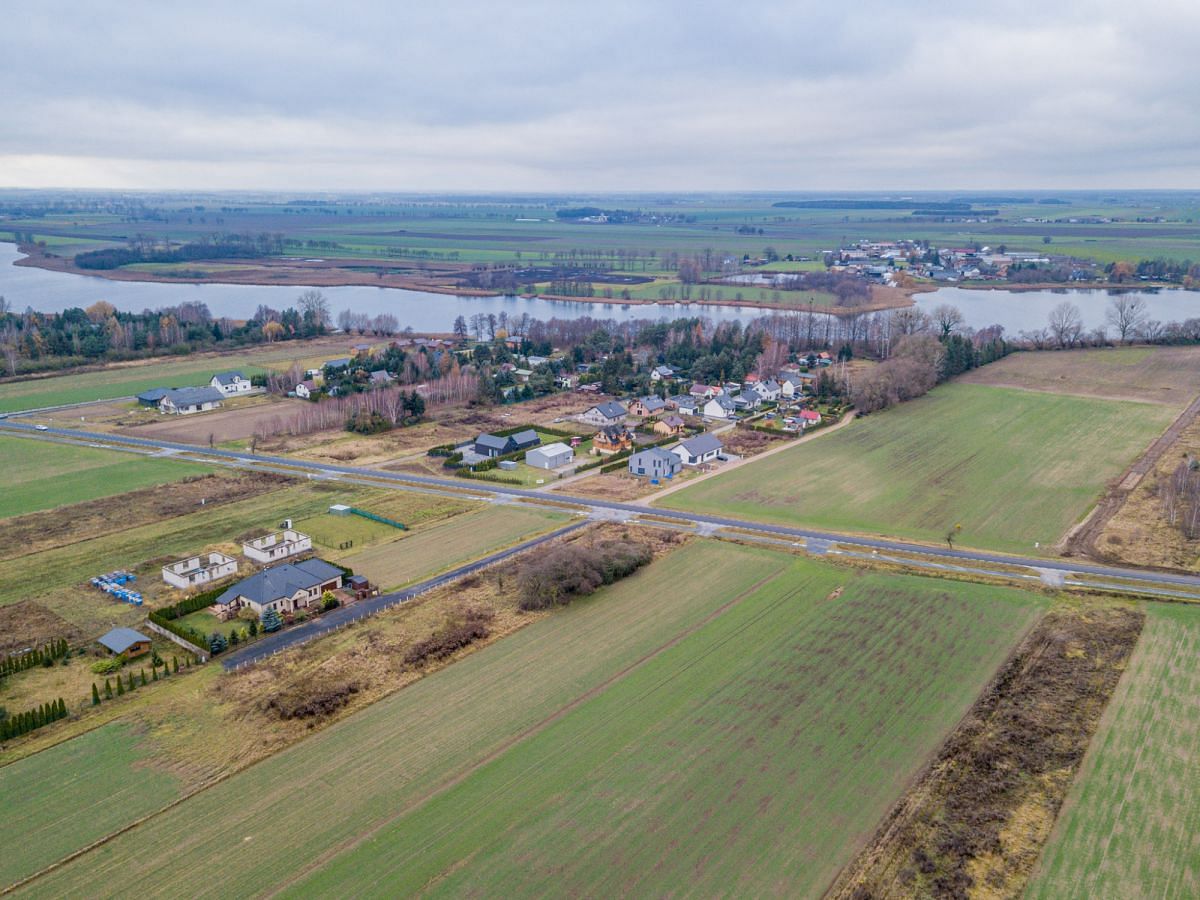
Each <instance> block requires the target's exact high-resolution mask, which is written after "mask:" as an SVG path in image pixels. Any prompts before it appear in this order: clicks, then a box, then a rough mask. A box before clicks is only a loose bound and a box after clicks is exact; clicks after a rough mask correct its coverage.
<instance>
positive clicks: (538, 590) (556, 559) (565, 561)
mask: <svg viewBox="0 0 1200 900" xmlns="http://www.w3.org/2000/svg"><path fill="white" fill-rule="evenodd" d="M652 556H653V554H652V553H651V552H650V548H649V547H647V546H646V545H644V544H639V543H637V542H636V541H604V542H603V543H600V544H596V545H594V546H581V545H579V544H566V545H564V546H561V547H557V548H555V549H554V550H551V551H550V552H549V553H545V554H543V555H542V556H540V557H538V558H536V559H531V560H529V561H528V562H527V563H525V565H524V566H523V567H522V568H521V570H520V572H519V573H518V575H517V590H518V594H519V605H520V607H521V609H523V610H526V611H529V610H537V609H550V608H551V607H554V606H565V605H567V604H568V603H570V602H571V600H573V599H574V598H575V597H585V596H587V595H588V594H590V593H592V592H593V591H595V590H596V588H598V587H600V586H601V585H602V584H612V583H613V582H614V581H618V580H620V579H621V578H624V577H626V576H627V575H631V574H632V573H634V572H636V571H637V570H638V569H639V568H641V567H642V566H644V565H645V564H646V563H648V562H650V560H651V558H652Z"/></svg>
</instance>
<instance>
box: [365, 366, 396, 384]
mask: <svg viewBox="0 0 1200 900" xmlns="http://www.w3.org/2000/svg"><path fill="white" fill-rule="evenodd" d="M367 381H368V383H369V384H370V386H371V387H387V386H388V385H389V384H391V383H392V375H391V373H390V372H388V371H387V370H386V369H376V370H375V371H374V372H371V373H370V374H369V375H368V376H367Z"/></svg>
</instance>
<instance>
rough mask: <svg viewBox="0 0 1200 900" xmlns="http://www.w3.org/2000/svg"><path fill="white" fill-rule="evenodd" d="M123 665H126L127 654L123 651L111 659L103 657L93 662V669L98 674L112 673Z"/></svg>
mask: <svg viewBox="0 0 1200 900" xmlns="http://www.w3.org/2000/svg"><path fill="white" fill-rule="evenodd" d="M123 665H125V654H124V653H121V654H118V655H117V656H114V657H112V658H111V659H102V660H99V661H97V662H94V663H92V671H93V672H95V673H96V674H97V675H111V674H113V673H114V672H119V671H120V670H121V666H123Z"/></svg>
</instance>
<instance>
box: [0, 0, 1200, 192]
mask: <svg viewBox="0 0 1200 900" xmlns="http://www.w3.org/2000/svg"><path fill="white" fill-rule="evenodd" d="M3 21H4V24H3V26H0V79H2V84H3V90H0V187H78V188H116V189H154V190H159V189H185V190H190V189H203V190H232V189H244V190H295V191H306V190H309V191H313V190H328V191H385V190H395V191H435V190H445V191H454V190H487V191H607V190H612V191H618V190H619V191H629V190H660V191H661V190H681V191H689V190H706V191H719V190H774V191H782V190H813V191H817V190H822V191H824V190H834V191H837V190H868V191H869V190H896V189H903V190H922V189H930V190H937V189H945V190H958V189H963V188H969V187H980V188H988V189H997V188H1025V189H1063V190H1065V189H1087V188H1113V189H1115V188H1168V189H1172V188H1179V189H1183V188H1187V189H1195V188H1200V52H1197V49H1196V48H1197V47H1200V3H1196V2H1195V0H1186V2H1184V0H1142V2H1139V3H1129V2H1128V0H1121V2H1117V0H1113V2H1109V0H1088V2H1072V0H1051V2H1046V0H1043V2H1040V3H1032V2H1024V0H1023V2H1008V0H988V2H987V3H982V2H975V0H959V2H954V3H950V2H942V0H938V2H930V0H891V2H874V0H859V2H855V3H834V2H821V3H814V2H808V0H791V2H781V3H774V2H758V0H742V2H738V3H714V2H708V0H682V2H652V0H642V2H624V0H605V2H603V3H597V2H586V3H585V2H575V0H558V2H545V3H541V2H522V0H512V2H508V3H497V2H482V0H438V2H436V3H432V2H424V3H415V2H412V0H409V2H395V0H391V2H355V0H340V2H328V0H326V2H322V3H311V2H306V0H289V2H286V3H278V2H273V0H272V2H259V0H241V2H237V3H228V2H224V0H208V2H204V3H195V4H188V5H186V6H185V5H184V4H173V3H163V2H161V0H155V2H153V3H144V2H139V0H125V2H121V3H105V4H101V3H95V2H75V3H59V2H53V0H47V2H39V3H36V4H28V5H25V6H20V7H12V8H11V9H9V10H8V11H7V12H6V13H4V16H3Z"/></svg>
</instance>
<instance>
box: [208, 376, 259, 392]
mask: <svg viewBox="0 0 1200 900" xmlns="http://www.w3.org/2000/svg"><path fill="white" fill-rule="evenodd" d="M208 384H209V387H212V388H215V389H216V390H218V391H220V392H221V393H222V394H224V395H225V396H226V397H233V396H236V395H237V394H248V393H250V391H251V389H252V387H253V386H252V385H251V384H250V379H249V378H247V377H246V376H245V375H243V374H242V373H241V372H221V373H220V374H218V375H214V376H213V377H212V380H211V381H210V382H209V383H208Z"/></svg>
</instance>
